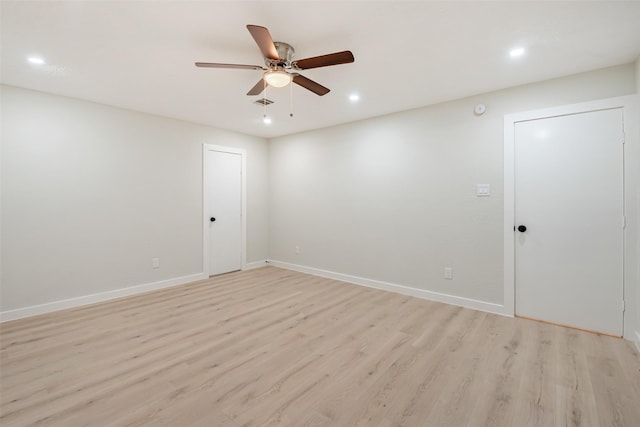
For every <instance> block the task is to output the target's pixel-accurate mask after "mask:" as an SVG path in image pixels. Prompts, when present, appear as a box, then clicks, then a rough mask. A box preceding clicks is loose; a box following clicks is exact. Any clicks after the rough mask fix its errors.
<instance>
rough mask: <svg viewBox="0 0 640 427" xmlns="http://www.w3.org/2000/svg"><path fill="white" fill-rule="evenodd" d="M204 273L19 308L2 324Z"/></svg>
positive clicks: (180, 282)
mask: <svg viewBox="0 0 640 427" xmlns="http://www.w3.org/2000/svg"><path fill="white" fill-rule="evenodd" d="M206 278H207V276H206V275H205V274H204V273H196V274H190V275H188V276H182V277H175V278H173V279H167V280H161V281H159V282H152V283H145V284H142V285H136V286H129V287H127V288H122V289H115V290H113V291H106V292H100V293H98V294H92V295H84V296H81V297H76V298H69V299H66V300H61V301H54V302H49V303H46V304H40V305H34V306H31V307H25V308H18V309H15V310H8V311H3V312H0V322H7V321H9V320H16V319H22V318H24V317H31V316H36V315H38V314H44V313H50V312H52V311H58V310H65V309H67V308H73V307H79V306H81V305H88V304H95V303H98V302H104V301H109V300H112V299H116V298H122V297H127V296H131V295H136V294H141V293H144V292H149V291H155V290H158V289H163V288H169V287H171V286H177V285H183V284H185V283H189V282H195V281H196V280H203V279H206Z"/></svg>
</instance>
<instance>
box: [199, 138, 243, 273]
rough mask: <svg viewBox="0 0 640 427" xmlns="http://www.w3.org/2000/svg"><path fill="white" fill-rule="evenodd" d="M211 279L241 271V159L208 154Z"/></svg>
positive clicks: (234, 155)
mask: <svg viewBox="0 0 640 427" xmlns="http://www.w3.org/2000/svg"><path fill="white" fill-rule="evenodd" d="M205 156H206V157H205V181H206V182H205V191H206V197H205V200H206V204H207V207H206V209H205V221H208V227H209V230H208V232H209V275H210V276H213V275H216V274H222V273H228V272H230V271H237V270H240V269H241V268H242V155H241V154H240V153H233V152H225V151H218V150H214V149H206V150H205Z"/></svg>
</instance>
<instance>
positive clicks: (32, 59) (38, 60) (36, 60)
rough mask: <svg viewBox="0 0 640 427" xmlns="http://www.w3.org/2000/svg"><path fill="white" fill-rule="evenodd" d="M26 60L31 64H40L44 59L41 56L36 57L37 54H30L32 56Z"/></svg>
mask: <svg viewBox="0 0 640 427" xmlns="http://www.w3.org/2000/svg"><path fill="white" fill-rule="evenodd" d="M28 61H29V62H30V63H31V64H34V65H42V64H44V59H42V58H38V57H37V56H32V57H30V58H29V59H28Z"/></svg>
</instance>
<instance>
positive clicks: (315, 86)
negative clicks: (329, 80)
mask: <svg viewBox="0 0 640 427" xmlns="http://www.w3.org/2000/svg"><path fill="white" fill-rule="evenodd" d="M293 82H294V83H295V84H298V85H300V86H302V87H303V88H305V89H308V90H310V91H311V92H313V93H315V94H316V95H319V96H322V95H326V94H328V93H329V91H330V90H331V89H329V88H326V87H324V86H322V85H321V84H320V83H316V82H314V81H313V80H310V79H308V78H306V77H305V76H302V75H300V74H294V75H293Z"/></svg>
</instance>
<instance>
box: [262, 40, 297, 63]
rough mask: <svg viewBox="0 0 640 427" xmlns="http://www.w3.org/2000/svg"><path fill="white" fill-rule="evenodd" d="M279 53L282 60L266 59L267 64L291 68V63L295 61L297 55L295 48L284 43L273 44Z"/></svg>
mask: <svg viewBox="0 0 640 427" xmlns="http://www.w3.org/2000/svg"><path fill="white" fill-rule="evenodd" d="M273 44H274V45H275V47H276V50H277V51H278V57H279V58H280V59H279V60H277V61H274V60H272V59H266V64H267V65H271V66H277V67H284V68H291V61H292V60H293V55H294V54H295V53H296V51H295V49H294V48H293V46H291V45H290V44H288V43H284V42H273Z"/></svg>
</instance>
